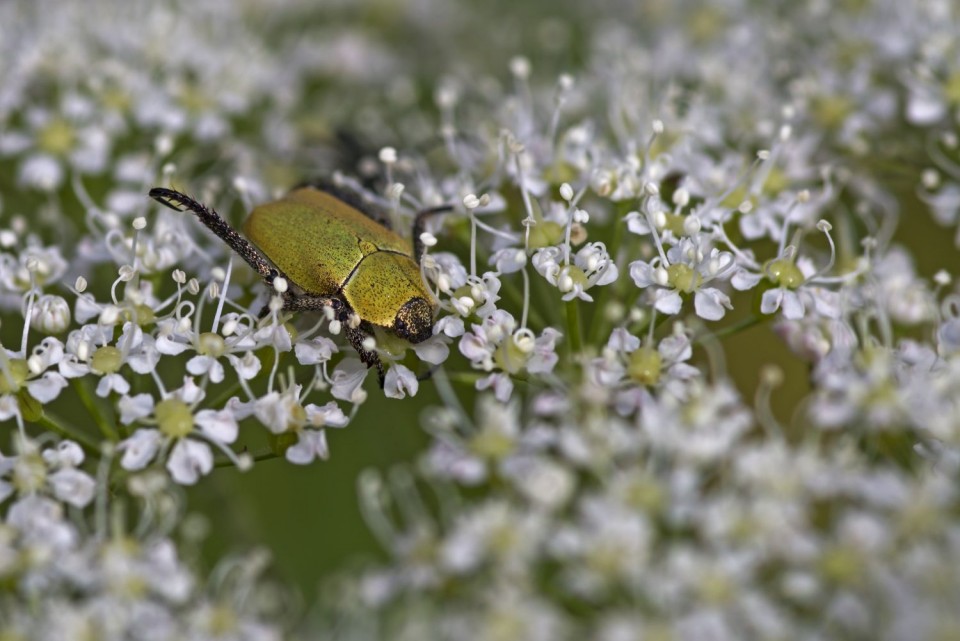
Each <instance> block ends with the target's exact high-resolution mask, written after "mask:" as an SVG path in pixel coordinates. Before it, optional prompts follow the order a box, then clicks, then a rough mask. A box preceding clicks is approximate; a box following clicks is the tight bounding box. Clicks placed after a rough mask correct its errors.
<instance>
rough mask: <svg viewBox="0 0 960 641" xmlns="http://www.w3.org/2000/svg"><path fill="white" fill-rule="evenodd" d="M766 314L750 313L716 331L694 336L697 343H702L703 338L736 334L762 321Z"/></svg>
mask: <svg viewBox="0 0 960 641" xmlns="http://www.w3.org/2000/svg"><path fill="white" fill-rule="evenodd" d="M767 318H769V317H768V316H757V315H756V314H750V315H749V316H747V317H746V318H741V319H740V320H739V321H737V322H736V323H733V324H732V325H727V326H726V327H722V328H720V329H718V330H716V331H709V330H707V331H704V332H702V333H701V334H700V335H699V336H697V337H696V339H695V340H696V341H697V342H698V343H702V342H703V341H704V340H708V339H709V340H716V339H718V338H723V337H724V336H730V335H731V334H737V333H739V332H742V331H743V330H745V329H749V328H751V327H753V326H754V325H759V324H760V323H762V322H763V321H765V320H767Z"/></svg>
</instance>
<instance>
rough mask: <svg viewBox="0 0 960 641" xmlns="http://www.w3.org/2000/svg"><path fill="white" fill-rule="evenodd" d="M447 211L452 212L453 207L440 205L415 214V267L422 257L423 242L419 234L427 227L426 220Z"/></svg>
mask: <svg viewBox="0 0 960 641" xmlns="http://www.w3.org/2000/svg"><path fill="white" fill-rule="evenodd" d="M449 211H453V205H440V206H439V207H431V208H430V209H422V210H420V211H418V212H417V215H416V216H415V217H414V219H413V259H414V260H415V261H417V265H419V264H420V258H421V257H422V256H423V241H422V240H420V234H422V233H423V230H424V229H425V228H426V226H427V218H430V216H433V215H435V214H445V213H447V212H449Z"/></svg>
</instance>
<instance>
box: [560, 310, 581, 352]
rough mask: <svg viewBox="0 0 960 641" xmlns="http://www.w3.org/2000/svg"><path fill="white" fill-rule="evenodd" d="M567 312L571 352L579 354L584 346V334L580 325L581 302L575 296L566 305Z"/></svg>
mask: <svg viewBox="0 0 960 641" xmlns="http://www.w3.org/2000/svg"><path fill="white" fill-rule="evenodd" d="M564 311H565V312H566V313H567V334H568V337H569V340H570V342H569V345H570V353H571V355H577V354H579V353H580V350H581V349H582V347H583V334H582V329H581V327H580V303H579V301H578V300H577V299H576V298H574V299H573V300H568V301H567V303H566V305H564Z"/></svg>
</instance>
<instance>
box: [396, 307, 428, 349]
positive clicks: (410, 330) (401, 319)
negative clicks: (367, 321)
mask: <svg viewBox="0 0 960 641" xmlns="http://www.w3.org/2000/svg"><path fill="white" fill-rule="evenodd" d="M393 331H394V332H396V334H397V336H399V337H400V338H404V339H406V340H408V341H410V342H411V343H422V342H423V341H425V340H427V339H428V338H430V337H431V336H432V335H433V307H432V306H431V305H430V303H428V302H427V301H426V300H424V299H423V298H421V297H420V296H415V297H413V298H411V299H410V300H408V301H407V302H406V303H404V304H403V307H401V308H400V311H398V312H397V318H396V320H394V321H393Z"/></svg>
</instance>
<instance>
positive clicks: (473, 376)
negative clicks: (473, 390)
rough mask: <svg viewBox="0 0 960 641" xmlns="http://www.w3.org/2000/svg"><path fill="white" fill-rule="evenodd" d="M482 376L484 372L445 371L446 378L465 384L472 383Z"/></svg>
mask: <svg viewBox="0 0 960 641" xmlns="http://www.w3.org/2000/svg"><path fill="white" fill-rule="evenodd" d="M484 376H486V374H482V373H479V372H452V373H451V372H447V379H448V380H449V381H450V382H451V383H463V384H466V385H474V384H475V383H476V382H477V381H479V380H480V379H481V378H483V377H484Z"/></svg>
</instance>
